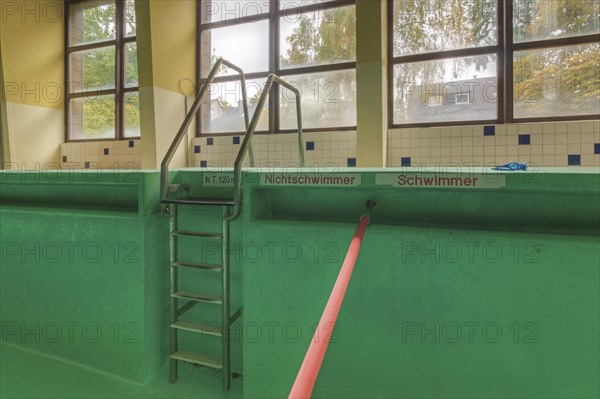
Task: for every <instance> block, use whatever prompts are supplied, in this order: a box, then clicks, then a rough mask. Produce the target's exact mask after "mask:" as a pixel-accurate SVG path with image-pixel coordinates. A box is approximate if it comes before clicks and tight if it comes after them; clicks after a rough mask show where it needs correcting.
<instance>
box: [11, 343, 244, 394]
mask: <svg viewBox="0 0 600 399" xmlns="http://www.w3.org/2000/svg"><path fill="white" fill-rule="evenodd" d="M168 371H169V370H168V367H164V368H163V369H162V370H161V371H160V373H159V374H158V375H157V376H156V377H155V378H154V379H152V380H151V381H150V382H149V383H147V384H145V385H141V384H135V383H132V382H128V381H126V380H122V379H118V378H115V377H112V376H110V375H108V374H101V373H98V372H95V371H94V370H92V369H87V368H84V367H81V366H78V365H75V364H69V363H65V362H63V361H61V360H58V359H55V358H52V357H48V356H45V355H41V354H39V353H36V352H32V351H29V350H25V349H22V348H19V347H16V346H12V345H6V344H2V345H0V398H2V399H13V398H44V399H51V398H56V399H67V398H74V399H75V398H77V399H84V398H94V399H101V398H119V399H128V398H140V399H141V398H156V399H159V398H160V399H167V398H196V399H198V398H199V399H204V398H211V399H212V398H241V397H242V381H241V379H239V378H238V379H232V380H231V390H230V391H229V392H228V393H227V394H223V393H222V391H221V372H220V371H218V370H212V369H207V368H198V367H194V366H193V365H190V364H184V363H180V365H179V379H178V381H177V382H176V383H175V384H171V383H169V377H168Z"/></svg>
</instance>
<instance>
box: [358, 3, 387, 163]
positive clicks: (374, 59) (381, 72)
mask: <svg viewBox="0 0 600 399" xmlns="http://www.w3.org/2000/svg"><path fill="white" fill-rule="evenodd" d="M386 16H387V5H386V2H385V0H357V1H356V79H357V82H356V83H357V92H358V93H359V94H358V97H357V99H356V100H357V110H356V111H357V115H356V116H357V154H356V155H357V166H359V167H383V166H386V161H387V153H386V152H387V123H388V121H387V115H388V112H387V34H386V32H387V23H386V18H387V17H386Z"/></svg>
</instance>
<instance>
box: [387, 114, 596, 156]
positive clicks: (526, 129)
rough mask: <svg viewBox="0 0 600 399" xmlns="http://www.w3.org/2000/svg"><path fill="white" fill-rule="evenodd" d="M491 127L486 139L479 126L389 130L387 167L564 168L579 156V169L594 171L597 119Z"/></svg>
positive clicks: (482, 129)
mask: <svg viewBox="0 0 600 399" xmlns="http://www.w3.org/2000/svg"><path fill="white" fill-rule="evenodd" d="M491 126H493V127H494V129H495V134H494V135H490V136H486V135H484V129H485V126H463V127H432V128H407V129H392V130H390V131H389V132H388V166H390V167H398V166H403V165H406V164H407V163H408V162H410V164H411V165H413V166H436V165H448V164H452V165H461V166H467V165H470V166H491V165H504V164H506V163H508V162H519V163H526V164H528V165H530V166H569V156H571V163H574V161H576V160H577V157H576V156H579V159H580V166H587V167H590V166H598V167H600V154H595V152H596V151H597V145H600V121H584V122H562V123H532V124H510V125H491ZM519 136H529V144H519ZM574 156H575V157H574ZM573 166H575V165H573Z"/></svg>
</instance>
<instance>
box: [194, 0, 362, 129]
mask: <svg viewBox="0 0 600 399" xmlns="http://www.w3.org/2000/svg"><path fill="white" fill-rule="evenodd" d="M198 10H199V14H200V15H199V21H200V29H199V37H198V42H199V48H200V49H199V54H200V57H199V63H198V80H199V81H201V80H202V79H204V78H206V77H207V76H208V73H209V72H210V69H211V68H212V66H213V65H214V63H215V62H216V60H217V59H218V58H219V57H223V58H224V59H226V60H228V61H230V62H232V63H233V64H235V65H237V66H239V67H240V68H242V69H243V70H244V73H245V74H246V90H247V93H248V102H249V112H250V117H252V116H253V115H254V111H255V110H256V103H257V101H258V99H259V97H260V95H261V94H262V91H263V88H264V85H265V83H266V79H267V77H268V75H269V74H271V73H274V74H276V75H278V76H281V77H282V78H283V79H285V80H286V81H288V82H290V83H291V84H293V85H294V86H296V87H297V88H298V89H299V90H300V92H301V95H302V112H303V125H304V128H305V129H306V130H308V131H310V130H315V131H316V130H329V129H336V130H340V129H352V128H355V127H356V13H355V6H354V1H353V0H329V1H327V0H282V1H279V2H273V1H270V2H267V1H260V2H246V1H235V2H234V1H227V0H220V1H217V0H200V1H199V7H198ZM238 79H239V76H237V74H235V73H234V71H230V70H228V69H227V68H223V69H221V70H220V71H219V74H218V77H217V78H216V80H215V82H214V84H213V85H212V86H211V88H210V90H209V93H208V94H207V98H206V99H205V101H204V103H203V105H202V108H201V110H200V117H199V118H198V123H199V126H198V132H199V133H200V134H223V133H225V134H226V133H241V132H244V131H245V126H244V114H243V104H242V97H241V86H240V82H239V80H238ZM295 107H296V101H295V97H294V95H293V93H291V92H290V91H289V90H287V89H285V88H280V87H279V86H278V85H275V86H274V87H273V89H272V91H271V92H270V93H269V102H268V106H267V105H265V108H264V109H263V110H262V112H261V114H260V115H261V116H260V120H259V124H258V127H257V131H262V132H287V131H294V130H295V128H296V124H297V121H296V112H295Z"/></svg>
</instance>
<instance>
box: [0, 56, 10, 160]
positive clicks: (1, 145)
mask: <svg viewBox="0 0 600 399" xmlns="http://www.w3.org/2000/svg"><path fill="white" fill-rule="evenodd" d="M3 87H4V70H3V68H2V48H1V47H0V90H2V88H3ZM8 150H9V148H8V127H7V125H6V102H5V100H4V92H0V169H4V162H8V161H9V160H10V153H9V151H8Z"/></svg>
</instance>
